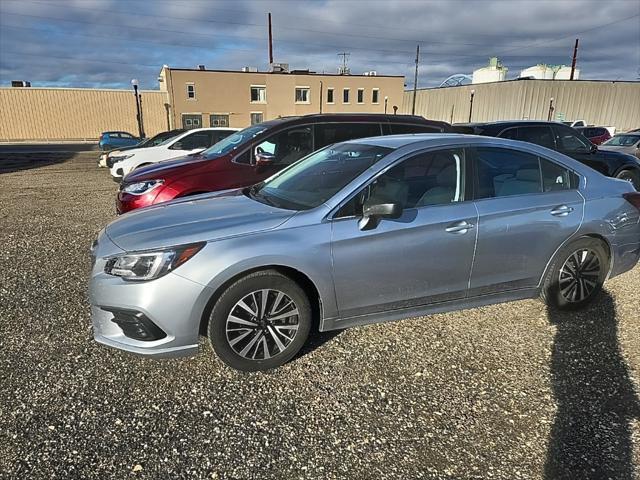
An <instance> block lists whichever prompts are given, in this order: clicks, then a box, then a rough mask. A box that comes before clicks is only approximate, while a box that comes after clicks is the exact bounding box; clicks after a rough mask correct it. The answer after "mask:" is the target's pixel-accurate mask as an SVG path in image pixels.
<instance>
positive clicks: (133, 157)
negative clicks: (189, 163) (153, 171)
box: [111, 127, 239, 181]
mask: <svg viewBox="0 0 640 480" xmlns="http://www.w3.org/2000/svg"><path fill="white" fill-rule="evenodd" d="M238 130H239V129H237V128H220V127H215V128H213V127H212V128H194V129H192V130H187V131H186V132H184V133H182V134H180V135H178V136H176V137H171V138H169V139H168V140H166V141H164V142H162V143H161V144H159V145H156V146H155V147H148V148H134V149H132V150H126V151H124V152H122V155H120V156H112V159H111V160H112V161H113V166H112V167H111V176H113V178H114V180H118V181H119V180H121V179H122V178H123V177H124V176H125V175H127V174H128V173H129V172H131V171H132V170H135V169H136V168H138V167H142V166H146V165H151V164H153V163H157V162H161V161H163V160H171V159H173V158H178V157H183V156H185V155H190V154H194V153H199V152H201V151H203V150H205V149H207V148H209V147H210V146H212V145H214V144H216V143H218V142H219V141H220V140H222V139H223V138H225V137H228V136H229V135H231V134H232V133H233V132H237V131H238Z"/></svg>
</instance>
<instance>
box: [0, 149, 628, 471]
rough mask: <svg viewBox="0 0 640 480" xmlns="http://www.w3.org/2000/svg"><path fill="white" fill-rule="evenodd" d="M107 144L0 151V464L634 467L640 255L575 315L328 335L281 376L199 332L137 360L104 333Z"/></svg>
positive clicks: (510, 312)
mask: <svg viewBox="0 0 640 480" xmlns="http://www.w3.org/2000/svg"><path fill="white" fill-rule="evenodd" d="M95 157H96V154H95V152H94V153H91V154H89V153H80V154H75V153H72V154H69V155H68V156H67V157H64V156H61V155H60V154H58V155H57V158H56V159H55V161H51V160H43V161H40V162H34V159H33V158H32V159H31V160H30V162H29V163H25V162H21V161H16V159H15V157H13V160H12V161H8V160H10V159H8V158H7V156H5V157H1V156H0V171H3V172H4V173H1V174H0V205H2V209H1V210H0V385H1V388H0V478H3V479H4V478H28V479H39V478H48V479H49V478H63V479H69V478H83V479H91V478H96V479H105V478H118V479H122V478H150V479H151V478H158V479H167V478H221V479H222V478H226V479H254V478H255V479H269V478H276V479H296V478H323V479H324V478H349V479H351V478H354V479H360V478H363V479H372V478H385V479H386V478H397V479H414V478H415V479H418V478H442V479H454V478H455V479H481V478H482V479H486V478H495V479H510V480H511V479H525V478H526V479H529V478H548V479H555V478H572V479H573V478H576V479H583V478H612V479H625V478H635V475H636V473H635V469H636V468H637V467H638V465H640V421H639V419H640V401H639V400H638V398H639V396H638V388H637V382H638V379H639V378H640V322H639V320H640V318H639V313H638V312H640V296H639V295H638V290H639V288H640V268H636V269H635V270H634V271H632V272H629V273H627V274H625V275H623V276H620V277H618V278H616V279H614V280H612V281H610V282H609V283H608V284H607V291H606V292H605V293H604V294H603V295H602V297H601V298H600V299H599V301H598V302H597V303H596V304H594V305H593V307H591V308H590V309H588V310H586V311H583V312H581V313H575V314H558V313H554V312H548V311H547V309H546V308H545V307H544V305H543V304H542V303H541V302H539V301H522V302H515V303H510V304H504V305H497V306H490V307H484V308H479V309H474V310H468V311H464V312H456V313H449V314H442V315H433V316H430V317H425V318H414V319H410V320H405V321H402V322H396V323H393V324H386V325H374V326H368V327H361V328H354V329H350V330H346V331H343V332H339V333H337V334H336V333H333V334H323V335H316V336H315V338H314V339H313V343H312V345H311V346H310V347H309V348H307V349H306V351H305V353H304V354H303V355H302V356H300V357H299V358H298V359H296V360H295V361H293V362H291V363H289V364H288V365H285V366H284V367H282V368H280V369H278V370H276V371H272V372H269V373H256V374H241V373H238V372H235V371H232V370H230V369H229V368H226V367H225V366H224V365H223V364H222V363H221V362H220V361H218V360H217V359H216V358H215V356H214V355H213V354H212V351H211V348H210V347H209V346H208V344H206V342H204V341H203V342H202V349H201V350H202V352H201V354H200V355H199V356H197V357H194V358H191V359H185V360H167V361H154V360H145V359H141V358H138V357H134V356H130V355H128V354H126V353H123V352H119V351H115V350H111V349H107V348H105V347H101V346H99V345H97V344H95V343H94V342H93V341H92V336H91V330H90V319H89V308H88V302H87V292H86V289H87V278H88V271H89V267H90V265H89V257H88V248H89V245H90V244H91V242H92V240H93V238H94V237H95V235H96V233H97V232H98V231H99V230H100V229H101V228H102V227H103V226H104V224H105V223H106V222H108V221H109V220H111V219H112V218H113V217H114V215H113V211H114V205H113V196H114V191H115V186H114V184H113V182H112V181H111V180H110V179H109V175H108V172H107V171H105V170H98V169H97V168H96V166H95ZM3 165H5V168H4V170H2V166H3ZM31 167H33V168H31Z"/></svg>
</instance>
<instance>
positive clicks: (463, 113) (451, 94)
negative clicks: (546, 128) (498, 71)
mask: <svg viewBox="0 0 640 480" xmlns="http://www.w3.org/2000/svg"><path fill="white" fill-rule="evenodd" d="M472 92H473V107H472V105H471V94H472ZM552 99H553V103H552ZM412 102H413V92H411V91H407V92H405V94H404V100H403V102H402V107H401V109H400V112H401V113H409V112H411V105H412ZM551 103H552V112H551V116H552V119H553V120H572V121H573V120H585V121H586V122H587V123H588V124H592V125H600V126H607V127H608V126H611V127H616V129H617V130H619V131H627V130H630V129H632V128H640V82H610V81H595V80H573V81H570V80H567V81H564V80H509V81H505V82H494V83H484V84H479V85H461V86H457V87H446V88H427V89H422V90H418V91H417V95H416V115H422V116H424V117H426V118H428V119H431V120H444V121H445V122H449V123H465V122H468V121H469V113H471V121H472V122H489V121H494V120H547V118H548V117H549V106H550V104H551Z"/></svg>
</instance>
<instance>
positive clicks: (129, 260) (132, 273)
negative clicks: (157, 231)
mask: <svg viewBox="0 0 640 480" xmlns="http://www.w3.org/2000/svg"><path fill="white" fill-rule="evenodd" d="M204 245H205V242H200V243H194V244H191V245H182V246H179V247H171V248H167V249H162V250H156V251H153V252H132V253H123V254H121V255H114V256H112V257H107V258H106V260H107V262H106V264H105V266H104V273H106V274H108V275H114V276H116V277H122V278H123V279H125V280H134V281H145V280H155V279H156V278H160V277H162V276H163V275H166V274H167V273H169V272H171V271H173V270H175V269H176V268H178V267H179V266H180V265H182V264H183V263H185V262H186V261H187V260H189V259H190V258H191V257H193V256H194V255H195V254H196V253H198V252H199V251H200V250H201V249H202V247H204Z"/></svg>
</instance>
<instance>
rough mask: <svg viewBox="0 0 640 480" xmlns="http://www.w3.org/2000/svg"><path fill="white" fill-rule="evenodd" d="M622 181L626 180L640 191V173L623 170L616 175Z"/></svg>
mask: <svg viewBox="0 0 640 480" xmlns="http://www.w3.org/2000/svg"><path fill="white" fill-rule="evenodd" d="M616 178H619V179H620V180H626V181H627V182H629V183H631V185H633V188H635V189H636V190H637V191H640V172H637V171H635V170H622V171H621V172H620V173H618V174H617V175H616Z"/></svg>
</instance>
